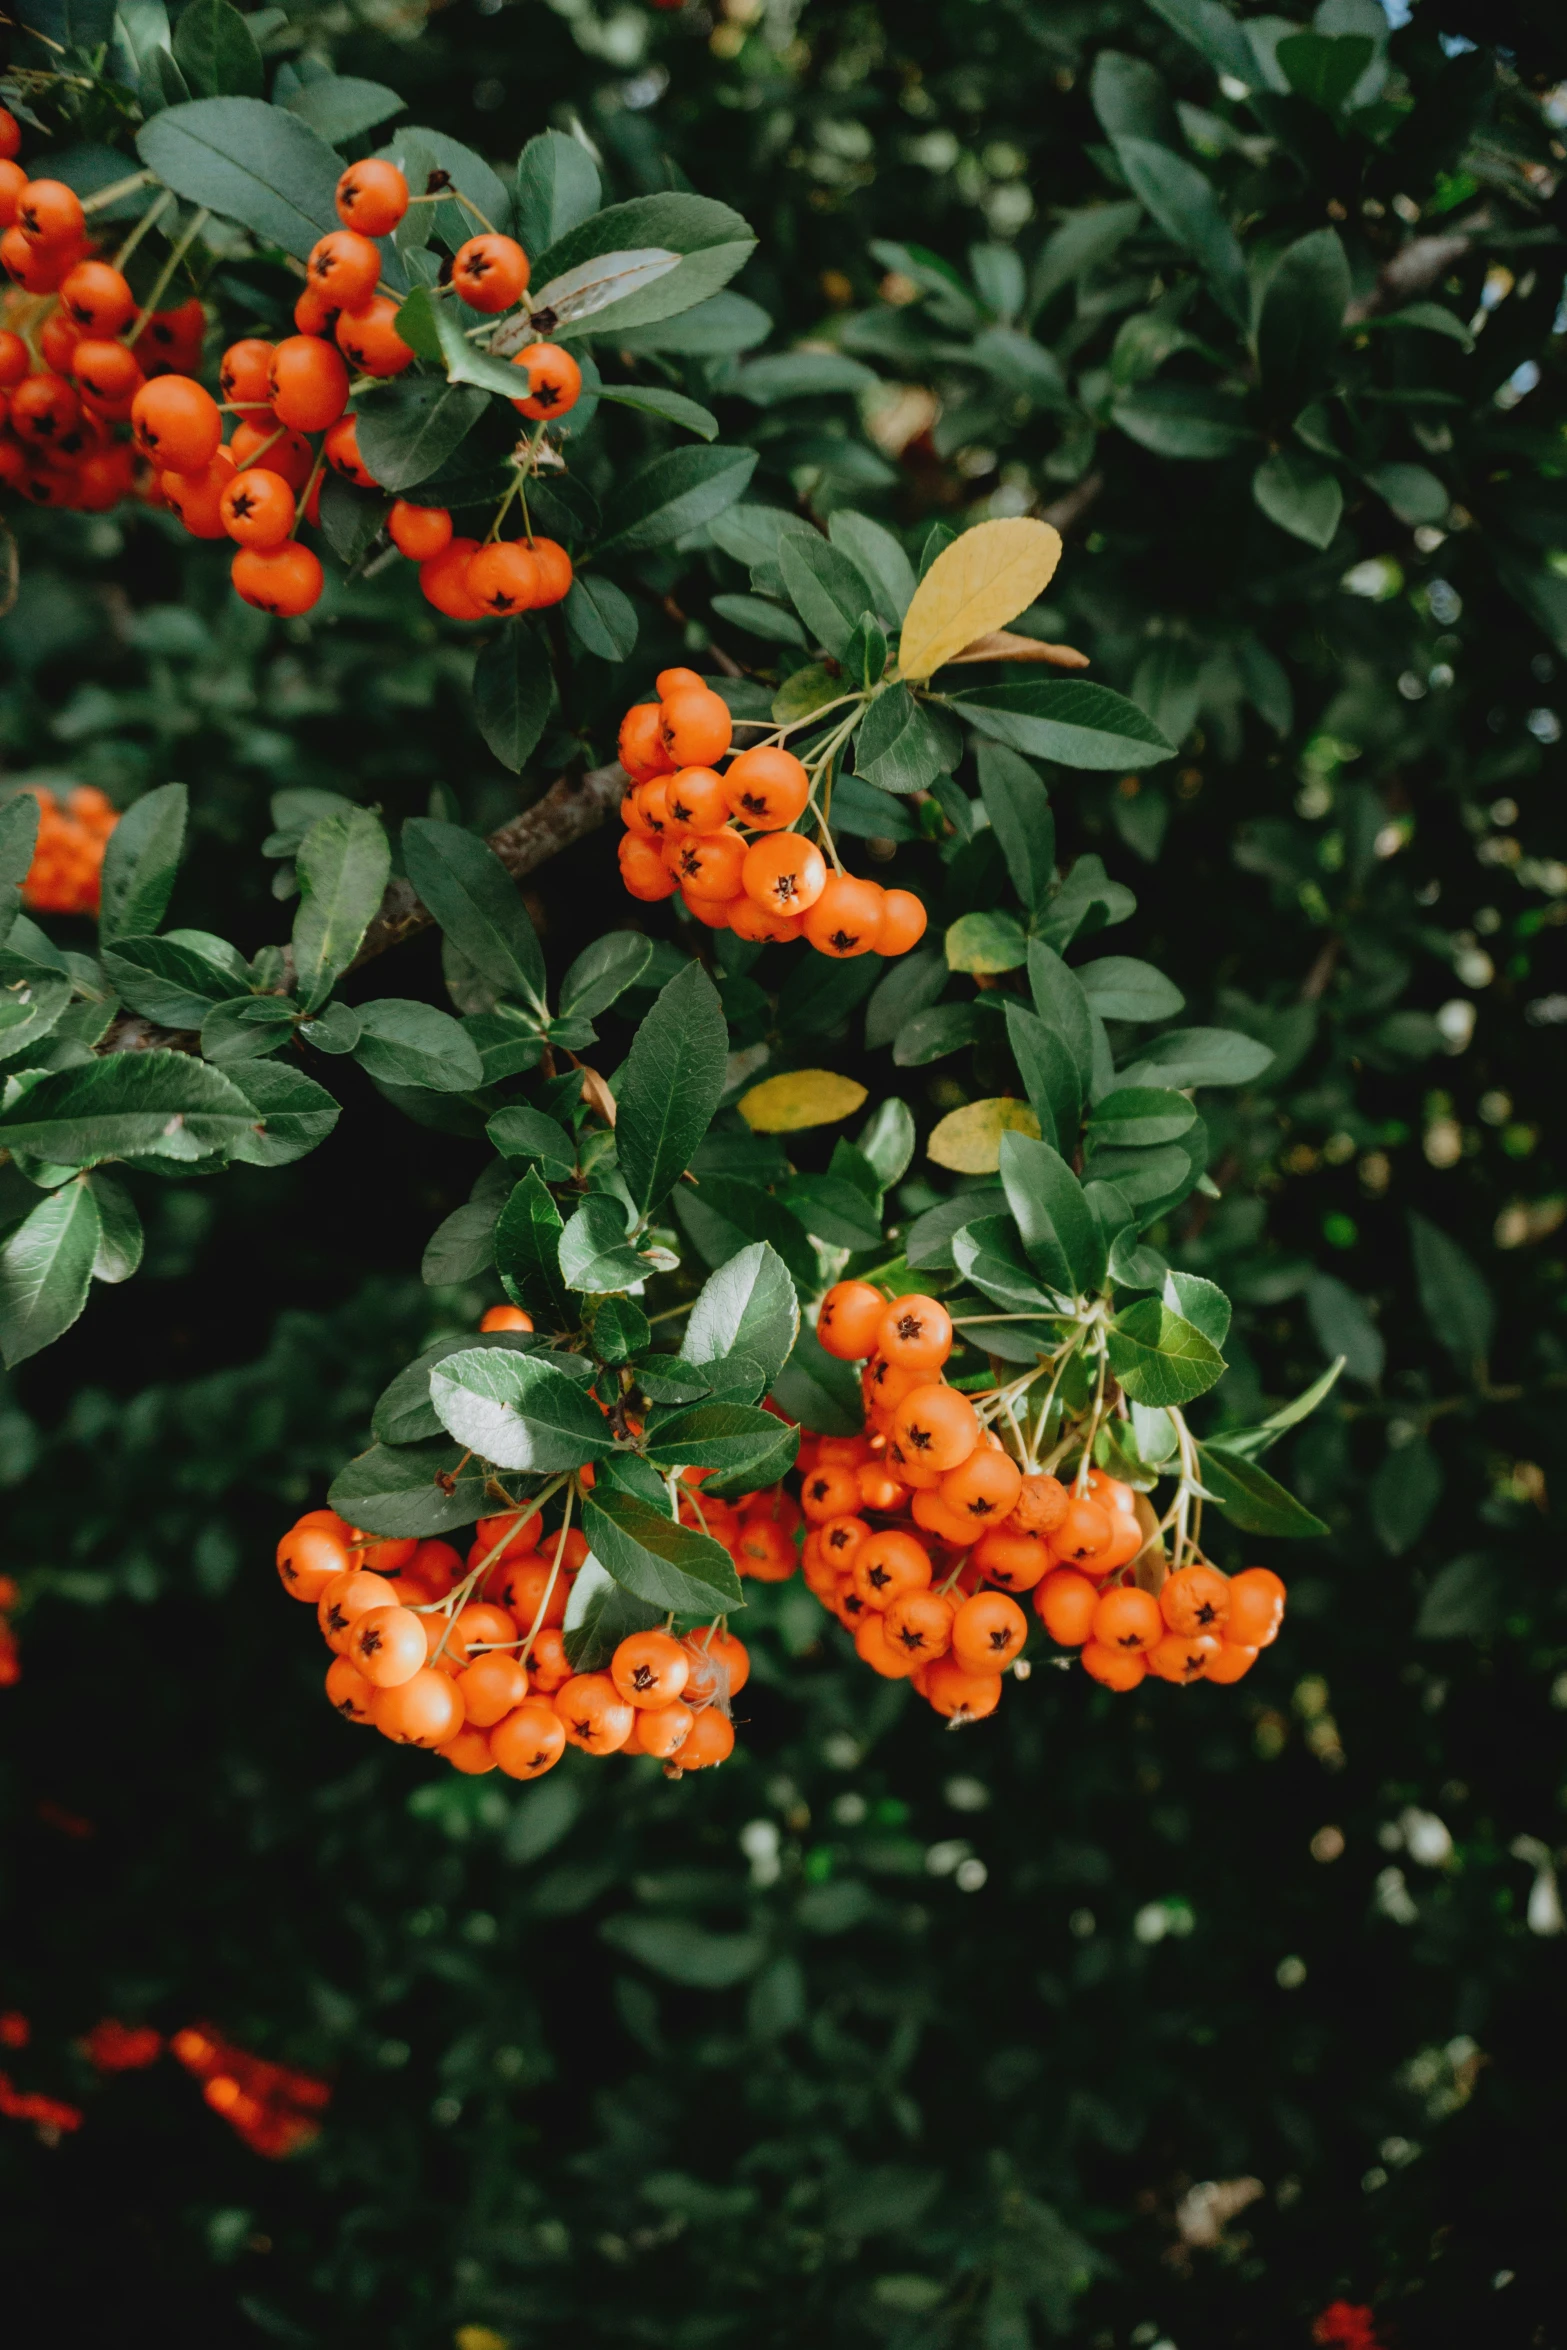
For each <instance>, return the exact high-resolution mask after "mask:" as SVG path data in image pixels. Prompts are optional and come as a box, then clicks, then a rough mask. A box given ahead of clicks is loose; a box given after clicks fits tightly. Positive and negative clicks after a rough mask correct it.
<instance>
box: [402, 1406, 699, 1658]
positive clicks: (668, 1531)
mask: <svg viewBox="0 0 1567 2350" xmlns="http://www.w3.org/2000/svg"><path fill="white" fill-rule="evenodd" d="M439 1375H440V1374H439V1373H437V1374H436V1376H437V1377H439ZM588 1408H589V1409H591V1408H592V1407H591V1406H589V1407H588ZM582 1531H583V1533H584V1534H585V1535H586V1536H587V1538H588V1541H589V1542H590V1543H591V1544H592V1546H593V1556H594V1557H595V1558H596V1559H597V1560H598V1561H599V1564H600V1565H601V1566H602V1567H604V1568H606V1569H607V1571H608V1572H609V1573H610V1574H611V1575H613V1576H614V1578H615V1581H616V1582H617V1583H619V1584H622V1585H623V1586H624V1587H625V1589H626V1590H627V1591H630V1592H633V1593H634V1594H635V1595H636V1597H637V1598H638V1599H645V1600H648V1601H649V1602H650V1603H651V1604H652V1605H653V1606H654V1607H660V1608H668V1609H673V1610H674V1612H675V1613H676V1614H677V1615H705V1616H711V1615H716V1614H718V1613H719V1612H720V1610H729V1609H734V1608H739V1607H743V1606H744V1605H745V1595H744V1593H743V1592H742V1591H741V1589H740V1578H739V1576H738V1575H737V1574H736V1573H735V1569H734V1561H733V1560H732V1559H731V1558H730V1556H729V1553H728V1551H727V1550H725V1549H723V1547H722V1546H721V1545H720V1544H719V1543H717V1542H715V1541H714V1540H713V1539H712V1537H711V1535H708V1534H700V1533H698V1532H697V1531H696V1529H695V1528H694V1527H691V1526H681V1525H677V1524H676V1522H675V1520H674V1519H673V1518H672V1517H670V1516H669V1515H668V1513H667V1512H666V1511H664V1510H661V1509H657V1508H655V1507H654V1505H653V1503H652V1502H649V1501H644V1500H643V1499H642V1497H641V1495H640V1494H635V1493H625V1492H619V1491H617V1490H616V1489H615V1488H614V1487H613V1486H610V1485H608V1484H607V1483H605V1482H603V1481H602V1480H601V1481H600V1482H599V1484H597V1485H596V1486H595V1487H594V1489H593V1491H592V1492H591V1493H586V1494H584V1495H583V1497H582Z"/></svg>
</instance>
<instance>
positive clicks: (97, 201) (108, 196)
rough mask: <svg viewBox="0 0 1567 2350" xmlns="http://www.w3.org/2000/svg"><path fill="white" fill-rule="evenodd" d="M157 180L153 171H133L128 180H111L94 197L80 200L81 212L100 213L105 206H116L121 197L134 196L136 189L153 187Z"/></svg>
mask: <svg viewBox="0 0 1567 2350" xmlns="http://www.w3.org/2000/svg"><path fill="white" fill-rule="evenodd" d="M157 178H158V175H157V173H156V172H155V171H133V172H132V173H131V175H130V178H129V179H123V180H111V181H110V182H109V185H108V186H107V187H106V188H100V189H99V190H98V193H97V194H96V195H95V196H85V197H84V198H83V199H82V210H83V211H84V212H101V211H102V210H103V208H104V206H105V205H106V204H117V203H118V202H119V200H120V198H121V197H122V196H134V195H135V193H136V191H137V189H138V188H150V187H155V186H156V185H157Z"/></svg>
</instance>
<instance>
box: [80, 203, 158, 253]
mask: <svg viewBox="0 0 1567 2350" xmlns="http://www.w3.org/2000/svg"><path fill="white" fill-rule="evenodd" d="M173 201H174V198H173V196H172V195H171V194H170V192H169V190H168V189H167V188H165V189H164V191H163V193H162V195H161V196H155V197H154V198H153V200H152V202H151V203H150V204H149V205H148V207H147V209H146V211H145V212H144V213H143V214H142V216H141V218H140V220H138V221H137V223H136V225H135V227H134V228H133V229H132V230H131V231H130V234H129V235H128V236H127V237H126V239H125V242H124V244H123V245H122V246H121V247H120V249H119V251H118V253H116V254H115V256H114V263H113V266H114V267H115V268H116V269H123V268H124V267H125V264H126V262H127V261H129V259H130V257H131V255H132V254H133V253H134V252H135V250H136V248H137V246H138V245H139V244H140V243H141V241H142V238H143V237H144V236H145V235H146V234H147V231H148V230H149V229H150V228H151V227H152V225H153V222H154V221H155V220H156V219H157V218H158V216H159V214H160V213H162V212H165V211H167V209H168V207H169V206H170V205H171V204H172V203H173ZM82 210H83V211H84V212H85V211H86V210H87V206H86V205H85V204H84V205H83V206H82Z"/></svg>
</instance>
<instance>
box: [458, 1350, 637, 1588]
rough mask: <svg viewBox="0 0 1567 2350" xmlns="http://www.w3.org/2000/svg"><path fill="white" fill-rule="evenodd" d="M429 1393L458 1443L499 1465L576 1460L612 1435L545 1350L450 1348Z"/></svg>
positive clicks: (565, 1464) (591, 1454) (569, 1464)
mask: <svg viewBox="0 0 1567 2350" xmlns="http://www.w3.org/2000/svg"><path fill="white" fill-rule="evenodd" d="M430 1400H431V1402H432V1403H433V1404H434V1406H435V1411H436V1416H437V1418H438V1419H439V1420H440V1422H441V1425H442V1426H443V1427H444V1428H445V1429H446V1430H447V1431H448V1432H449V1434H451V1435H452V1436H454V1437H455V1438H456V1439H457V1441H458V1443H459V1444H465V1445H468V1446H470V1447H471V1449H472V1450H473V1451H474V1452H476V1453H478V1454H479V1455H480V1456H481V1458H483V1459H484V1460H487V1461H493V1462H494V1463H495V1464H496V1466H497V1467H498V1468H502V1469H529V1470H543V1471H548V1470H552V1469H576V1468H580V1467H581V1466H582V1465H583V1463H584V1462H586V1461H591V1460H596V1459H597V1458H598V1457H599V1455H600V1454H601V1453H604V1452H607V1451H608V1450H609V1449H610V1444H611V1441H612V1440H611V1437H610V1434H609V1428H608V1424H607V1422H606V1421H605V1419H604V1416H603V1414H602V1413H601V1412H600V1411H599V1410H598V1409H597V1408H596V1406H595V1405H594V1404H593V1403H592V1402H591V1401H590V1400H589V1399H588V1397H587V1396H586V1395H584V1393H583V1391H582V1389H581V1388H580V1387H579V1386H578V1384H577V1382H576V1381H575V1380H574V1379H571V1378H568V1377H567V1375H566V1373H565V1372H564V1371H560V1370H557V1369H556V1368H555V1365H554V1364H553V1363H552V1362H551V1361H550V1360H549V1357H548V1356H547V1355H545V1354H512V1353H501V1352H497V1351H496V1350H495V1349H494V1348H490V1347H470V1348H468V1349H467V1350H466V1351H465V1352H464V1353H462V1354H455V1355H448V1356H447V1357H446V1359H445V1361H444V1362H441V1363H438V1364H437V1365H436V1366H435V1368H434V1370H432V1372H431V1373H430ZM606 1563H607V1562H606Z"/></svg>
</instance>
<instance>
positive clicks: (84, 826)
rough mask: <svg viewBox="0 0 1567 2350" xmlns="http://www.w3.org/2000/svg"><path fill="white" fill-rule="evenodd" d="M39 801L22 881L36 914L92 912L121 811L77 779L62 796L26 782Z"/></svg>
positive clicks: (25, 898)
mask: <svg viewBox="0 0 1567 2350" xmlns="http://www.w3.org/2000/svg"><path fill="white" fill-rule="evenodd" d="M27 789H28V790H29V791H31V792H33V793H34V794H35V796H36V798H37V801H38V840H37V845H36V846H35V848H34V850H33V861H32V863H31V865H30V866H29V867H28V869H27V878H26V880H25V881H24V882H23V884H22V902H23V904H24V905H26V906H29V907H30V908H31V909H32V911H33V912H34V913H35V914H96V913H97V911H98V893H99V887H100V884H101V882H102V878H103V855H104V851H105V849H106V848H107V847H108V845H109V835H110V833H111V832H112V831H113V830H114V828H115V826H116V825H117V824H118V823H119V821H120V815H119V810H118V809H117V808H116V807H115V805H114V803H113V801H112V800H110V799H108V798H106V797H105V795H104V794H103V793H102V792H101V791H99V790H98V789H97V788H96V786H94V785H93V784H90V783H79V784H77V785H76V786H75V787H74V788H73V789H72V790H71V791H69V792H68V793H67V794H66V796H65V799H64V801H63V802H62V801H61V800H59V799H57V798H56V797H55V795H54V793H53V792H49V791H44V790H43V789H42V788H41V787H39V786H37V785H34V784H29V785H28V786H27Z"/></svg>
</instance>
